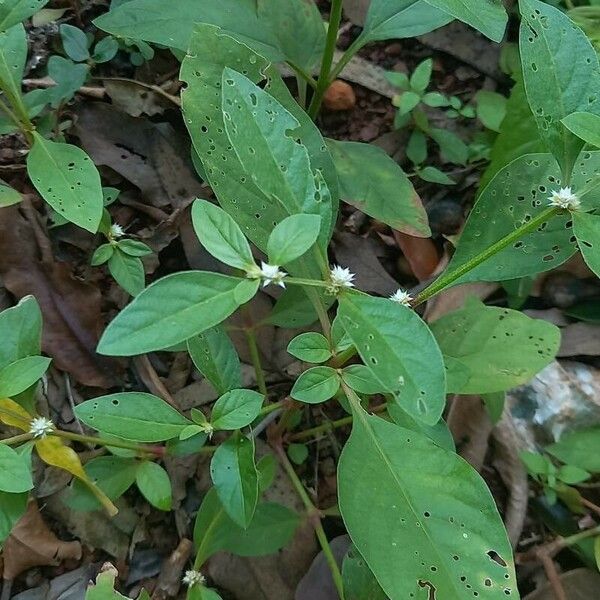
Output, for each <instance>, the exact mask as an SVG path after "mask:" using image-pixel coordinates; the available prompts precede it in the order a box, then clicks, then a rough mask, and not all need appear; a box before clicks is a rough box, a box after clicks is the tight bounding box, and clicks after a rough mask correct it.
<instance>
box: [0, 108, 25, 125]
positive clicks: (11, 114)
mask: <svg viewBox="0 0 600 600" xmlns="http://www.w3.org/2000/svg"><path fill="white" fill-rule="evenodd" d="M0 110H1V111H2V112H4V113H5V114H6V116H7V117H8V118H9V119H10V120H11V121H12V122H13V123H14V124H15V125H16V126H17V127H18V128H19V129H21V130H22V129H23V124H22V123H21V121H20V120H19V118H18V117H17V115H15V113H14V112H13V111H12V110H10V108H8V106H6V104H4V102H2V101H0Z"/></svg>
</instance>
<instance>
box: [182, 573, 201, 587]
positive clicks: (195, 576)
mask: <svg viewBox="0 0 600 600" xmlns="http://www.w3.org/2000/svg"><path fill="white" fill-rule="evenodd" d="M182 581H183V583H184V584H185V585H187V586H188V587H192V586H194V585H204V584H205V583H206V579H205V577H204V575H202V573H200V571H194V570H193V569H190V570H189V571H186V572H185V575H184V576H183V579H182Z"/></svg>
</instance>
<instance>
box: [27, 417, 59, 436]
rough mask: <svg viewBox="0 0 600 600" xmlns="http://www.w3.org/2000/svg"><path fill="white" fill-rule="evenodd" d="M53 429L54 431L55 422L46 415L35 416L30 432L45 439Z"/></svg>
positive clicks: (30, 425)
mask: <svg viewBox="0 0 600 600" xmlns="http://www.w3.org/2000/svg"><path fill="white" fill-rule="evenodd" d="M52 431H54V423H52V421H51V420H50V419H46V417H35V418H34V419H32V421H31V423H30V424H29V433H31V435H33V437H34V438H39V439H44V438H45V437H46V436H47V435H48V434H49V433H51V432H52Z"/></svg>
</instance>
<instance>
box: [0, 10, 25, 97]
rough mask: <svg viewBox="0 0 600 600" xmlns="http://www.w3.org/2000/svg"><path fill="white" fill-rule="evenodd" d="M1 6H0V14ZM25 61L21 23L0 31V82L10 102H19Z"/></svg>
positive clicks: (23, 30)
mask: <svg viewBox="0 0 600 600" xmlns="http://www.w3.org/2000/svg"><path fill="white" fill-rule="evenodd" d="M2 10H3V8H2V7H1V6H0V14H1V11H2ZM26 61H27V36H26V34H25V29H24V27H23V25H20V24H19V25H14V26H13V27H11V28H10V29H8V30H7V31H2V32H1V33H0V82H1V83H2V87H3V89H4V90H5V93H6V95H7V96H8V98H9V100H10V101H11V102H21V80H22V79H23V71H24V70H25V62H26Z"/></svg>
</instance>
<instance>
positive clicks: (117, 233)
mask: <svg viewBox="0 0 600 600" xmlns="http://www.w3.org/2000/svg"><path fill="white" fill-rule="evenodd" d="M124 235H125V230H124V229H123V228H122V227H121V226H120V225H119V224H118V223H113V224H112V225H111V226H110V229H109V230H108V237H109V238H111V239H116V238H120V237H123V236H124Z"/></svg>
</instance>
